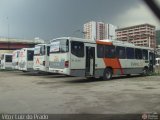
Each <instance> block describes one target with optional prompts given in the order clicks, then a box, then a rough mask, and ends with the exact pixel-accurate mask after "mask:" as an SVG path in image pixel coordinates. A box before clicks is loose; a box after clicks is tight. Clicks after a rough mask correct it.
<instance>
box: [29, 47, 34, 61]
mask: <svg viewBox="0 0 160 120" xmlns="http://www.w3.org/2000/svg"><path fill="white" fill-rule="evenodd" d="M33 56H34V51H31V50H28V52H27V58H28V61H32V60H33Z"/></svg>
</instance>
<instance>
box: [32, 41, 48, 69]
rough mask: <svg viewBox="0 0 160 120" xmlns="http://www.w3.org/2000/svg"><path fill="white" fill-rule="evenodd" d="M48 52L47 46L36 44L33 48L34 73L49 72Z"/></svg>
mask: <svg viewBox="0 0 160 120" xmlns="http://www.w3.org/2000/svg"><path fill="white" fill-rule="evenodd" d="M49 51H50V46H49V45H48V44H38V45H36V46H35V48H34V61H33V69H34V70H35V71H42V72H49Z"/></svg>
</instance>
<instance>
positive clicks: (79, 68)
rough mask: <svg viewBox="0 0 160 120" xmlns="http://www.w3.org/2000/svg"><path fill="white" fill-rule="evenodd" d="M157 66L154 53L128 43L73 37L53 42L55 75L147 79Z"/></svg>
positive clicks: (51, 68)
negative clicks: (123, 76)
mask: <svg viewBox="0 0 160 120" xmlns="http://www.w3.org/2000/svg"><path fill="white" fill-rule="evenodd" d="M153 65H154V53H153V50H152V49H150V48H147V47H138V46H135V45H133V44H131V43H127V42H121V41H116V40H98V41H96V42H94V41H91V40H86V39H81V38H72V37H62V38H57V39H55V40H52V41H51V46H50V56H49V71H51V72H55V73H60V74H65V75H71V76H81V77H96V78H97V77H103V79H105V80H107V79H111V78H112V75H131V74H145V75H146V74H148V72H149V71H150V70H151V71H152V70H153Z"/></svg>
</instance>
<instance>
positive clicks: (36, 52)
mask: <svg viewBox="0 0 160 120" xmlns="http://www.w3.org/2000/svg"><path fill="white" fill-rule="evenodd" d="M34 55H45V47H44V45H41V46H36V47H35V48H34Z"/></svg>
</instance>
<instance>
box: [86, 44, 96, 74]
mask: <svg viewBox="0 0 160 120" xmlns="http://www.w3.org/2000/svg"><path fill="white" fill-rule="evenodd" d="M94 71H95V47H91V46H86V71H85V74H86V76H94Z"/></svg>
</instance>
